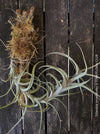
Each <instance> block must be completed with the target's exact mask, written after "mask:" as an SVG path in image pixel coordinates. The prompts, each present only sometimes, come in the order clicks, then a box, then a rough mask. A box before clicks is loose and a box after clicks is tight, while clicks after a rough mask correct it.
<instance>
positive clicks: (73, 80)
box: [0, 8, 100, 134]
mask: <svg viewBox="0 0 100 134" xmlns="http://www.w3.org/2000/svg"><path fill="white" fill-rule="evenodd" d="M33 12H34V8H31V9H30V12H29V13H28V12H26V11H23V13H22V15H21V12H20V10H17V23H16V25H13V24H12V23H11V22H10V23H11V25H12V29H13V30H12V33H11V35H12V39H11V40H10V41H9V44H8V45H7V49H9V50H10V56H11V63H10V73H9V78H8V79H7V80H5V81H4V80H2V81H4V82H7V81H9V80H10V88H9V90H8V91H7V92H6V93H5V94H4V95H2V96H0V97H1V98H2V97H4V96H6V95H7V94H8V93H9V92H12V93H13V95H14V98H13V100H12V101H11V102H10V103H9V104H7V105H5V106H2V107H0V109H3V108H5V107H8V106H10V105H12V104H13V103H15V102H18V103H19V104H20V105H21V106H22V107H23V108H24V112H23V114H22V117H21V118H20V119H19V121H18V122H17V123H16V124H15V125H14V126H13V127H12V128H11V129H10V130H9V132H8V134H9V133H10V132H11V131H12V130H13V129H14V128H15V127H16V125H17V124H18V123H19V122H20V121H21V120H22V119H23V118H24V115H25V113H26V111H27V109H28V108H34V107H39V108H40V114H41V120H40V129H39V133H40V131H41V125H42V112H43V111H44V110H46V109H47V108H48V106H51V107H52V108H53V109H54V110H55V111H56V109H55V107H54V106H53V105H52V104H51V103H50V102H51V101H52V100H55V99H56V100H57V101H59V102H60V103H61V104H62V105H63V106H64V108H65V109H66V112H67V107H66V106H65V104H64V103H63V102H62V101H61V100H60V99H59V98H58V97H59V96H65V95H67V94H68V91H69V90H74V89H76V88H80V91H81V93H82V94H83V92H82V89H86V90H88V91H89V92H91V93H92V94H94V95H96V96H98V97H100V96H99V95H98V94H96V93H95V92H94V91H92V90H91V89H90V88H89V87H88V86H87V84H88V82H89V80H87V81H84V79H83V78H84V76H90V77H91V76H92V77H96V78H99V79H100V77H98V76H95V75H92V74H88V70H89V69H91V68H93V67H95V66H96V65H98V64H100V63H98V64H96V65H94V66H92V67H89V68H88V67H87V63H86V60H85V56H84V53H83V51H82V49H81V48H80V46H79V45H78V44H77V45H78V46H79V48H80V51H81V53H82V56H83V61H84V64H85V69H82V70H80V68H79V66H78V65H77V63H76V62H75V61H74V59H72V58H71V57H70V56H69V55H67V54H64V53H60V52H52V53H50V54H48V55H52V54H54V55H60V56H63V57H65V58H67V59H68V61H69V62H71V64H72V65H73V67H74V69H75V74H74V75H73V76H71V77H70V76H69V75H68V74H67V73H66V72H65V71H64V70H63V69H61V68H59V67H56V66H53V65H42V66H41V67H40V68H39V70H41V69H42V70H41V71H40V74H39V75H36V70H37V69H38V68H37V66H38V64H40V63H41V62H37V63H36V64H35V65H33V69H32V72H29V71H28V69H29V65H30V61H31V57H33V56H35V54H36V47H35V46H34V42H36V40H37V32H36V31H35V30H34V28H33V26H32V19H33V16H32V15H33ZM16 59H17V60H18V61H19V63H18V62H17V69H18V70H19V71H16V65H15V63H16ZM28 59H29V60H28ZM26 60H27V62H26ZM23 62H25V63H24V68H22V67H23ZM26 63H27V64H26ZM49 70H55V71H56V72H57V73H59V74H60V76H61V79H60V80H59V78H57V77H56V76H55V75H54V74H53V73H50V72H49ZM45 72H46V78H47V77H49V78H52V79H53V81H54V82H51V81H50V79H49V80H48V79H45V80H43V79H41V76H44V73H45ZM14 88H15V90H14ZM41 90H43V91H44V92H43V93H44V94H42V95H41V96H40V95H39V96H38V97H37V96H36V93H38V92H39V91H41ZM29 101H30V103H29ZM42 104H44V105H45V106H46V107H45V108H44V107H42ZM56 113H57V115H58V118H59V120H60V116H59V114H58V112H57V111H56ZM60 123H61V122H60ZM60 128H61V124H60ZM59 133H60V130H59Z"/></svg>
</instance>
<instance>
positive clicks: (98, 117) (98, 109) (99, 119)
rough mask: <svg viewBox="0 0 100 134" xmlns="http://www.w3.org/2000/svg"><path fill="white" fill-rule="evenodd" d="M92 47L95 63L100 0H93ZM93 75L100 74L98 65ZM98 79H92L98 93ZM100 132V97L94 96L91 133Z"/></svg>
mask: <svg viewBox="0 0 100 134" xmlns="http://www.w3.org/2000/svg"><path fill="white" fill-rule="evenodd" d="M94 16H95V18H94V28H95V29H94V48H95V56H94V62H95V64H96V63H97V62H99V61H100V1H99V0H96V1H95V12H94ZM94 73H95V75H99V76H100V66H97V67H95V69H94ZM99 88H100V80H98V79H96V78H95V79H94V91H95V92H97V93H99V94H100V90H99ZM99 133H100V99H99V98H98V97H97V98H96V97H94V119H93V134H99Z"/></svg>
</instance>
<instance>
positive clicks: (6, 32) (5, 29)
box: [0, 0, 22, 134]
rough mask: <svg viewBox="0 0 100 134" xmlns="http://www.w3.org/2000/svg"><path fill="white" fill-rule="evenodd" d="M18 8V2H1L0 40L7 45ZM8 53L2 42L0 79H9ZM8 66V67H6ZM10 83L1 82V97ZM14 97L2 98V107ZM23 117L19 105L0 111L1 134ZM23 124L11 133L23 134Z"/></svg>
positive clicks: (0, 101) (0, 46)
mask: <svg viewBox="0 0 100 134" xmlns="http://www.w3.org/2000/svg"><path fill="white" fill-rule="evenodd" d="M8 8H9V9H8ZM16 8H17V0H9V1H8V0H3V1H0V39H2V40H3V41H4V43H5V44H6V43H7V40H9V38H10V32H11V29H10V24H8V19H9V18H10V17H12V16H15V14H14V13H13V11H12V9H13V10H15V9H16ZM8 56H9V55H8V52H7V51H6V50H5V47H4V46H3V44H2V43H1V42H0V77H2V78H3V79H7V78H8V73H9V70H3V67H4V68H7V66H9V63H10V59H9V58H8ZM6 65H7V66H6ZM9 86H10V85H9V83H3V82H1V80H0V95H2V94H4V93H6V92H7V90H8V89H9ZM13 97H14V96H13V95H12V94H11V93H9V94H8V95H7V96H5V97H4V98H0V106H4V105H6V104H8V103H10V102H11V100H12V99H13ZM20 117H21V110H20V109H19V107H18V105H17V104H13V105H11V106H9V107H7V108H5V109H0V134H6V133H7V132H8V131H9V130H10V129H11V128H12V127H13V126H14V125H15V123H16V122H17V121H18V119H19V118H20ZM21 133H22V130H21V123H19V124H18V125H17V127H16V128H15V129H14V130H13V131H12V132H11V134H21Z"/></svg>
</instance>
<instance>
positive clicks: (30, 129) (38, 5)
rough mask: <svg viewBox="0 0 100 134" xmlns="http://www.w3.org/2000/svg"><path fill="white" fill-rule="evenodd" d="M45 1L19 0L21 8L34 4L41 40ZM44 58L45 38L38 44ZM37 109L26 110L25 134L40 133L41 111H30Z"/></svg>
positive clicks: (42, 131)
mask: <svg viewBox="0 0 100 134" xmlns="http://www.w3.org/2000/svg"><path fill="white" fill-rule="evenodd" d="M42 2H43V1H42V0H38V1H37V0H33V1H32V0H28V1H27V0H19V8H21V9H29V8H30V7H32V6H34V8H35V11H34V19H33V23H34V27H35V29H37V28H39V35H40V37H39V38H40V40H41V39H42V38H43V3H42ZM43 59H44V46H43V39H42V40H41V41H40V42H39V45H38V60H43ZM32 110H34V111H36V110H39V109H35V108H34V109H33V108H32V109H29V111H28V112H26V115H25V118H24V124H23V125H24V126H23V133H24V134H28V133H30V134H38V133H39V127H40V112H30V111H32ZM44 116H45V115H44V113H43V123H42V124H43V125H42V130H41V134H44V133H45V118H44Z"/></svg>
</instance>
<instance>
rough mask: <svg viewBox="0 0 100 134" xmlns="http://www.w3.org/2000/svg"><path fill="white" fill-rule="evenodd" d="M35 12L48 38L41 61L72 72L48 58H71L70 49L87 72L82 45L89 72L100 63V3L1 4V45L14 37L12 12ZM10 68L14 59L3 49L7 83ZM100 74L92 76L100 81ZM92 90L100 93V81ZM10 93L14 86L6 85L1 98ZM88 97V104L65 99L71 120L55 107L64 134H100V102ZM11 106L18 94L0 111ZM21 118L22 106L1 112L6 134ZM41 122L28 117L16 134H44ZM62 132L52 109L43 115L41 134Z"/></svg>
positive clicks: (39, 0)
mask: <svg viewBox="0 0 100 134" xmlns="http://www.w3.org/2000/svg"><path fill="white" fill-rule="evenodd" d="M31 6H34V7H35V22H36V27H39V29H40V33H42V36H43V35H46V38H45V39H44V41H43V43H41V47H40V57H39V58H40V59H44V60H45V62H47V63H50V64H51V63H52V64H53V65H57V66H59V67H61V68H63V69H65V71H67V66H68V64H67V61H66V60H65V59H63V60H61V58H60V57H59V56H58V57H57V56H55V57H49V58H45V57H44V56H45V54H46V53H48V52H52V51H59V52H64V53H66V54H67V53H68V45H69V47H70V56H71V57H73V58H74V60H75V61H76V62H77V63H78V64H79V66H80V68H84V63H83V59H82V56H81V53H80V50H79V48H78V47H77V46H76V44H75V42H78V43H79V44H80V46H81V48H82V49H83V52H84V53H85V57H86V61H87V64H88V66H91V65H93V64H95V63H97V62H98V61H100V37H99V36H100V0H9V1H8V0H0V39H2V40H3V41H4V43H5V44H6V41H7V40H9V38H10V32H11V31H10V25H9V24H8V19H9V18H10V17H12V16H15V14H14V13H13V12H12V10H11V9H13V10H16V9H17V8H21V9H24V8H26V7H31ZM43 31H45V33H44V32H43ZM9 62H10V61H9V58H8V53H7V51H5V47H4V46H3V45H2V43H0V77H2V78H4V79H5V78H7V74H8V71H7V70H3V67H6V66H8V65H9ZM99 69H100V67H96V68H94V69H93V70H91V71H90V72H91V73H94V74H98V75H99V76H100V71H99ZM69 72H70V75H71V74H72V73H73V68H72V67H71V65H70V70H69ZM89 86H90V87H91V88H92V90H94V91H96V92H97V93H100V89H99V87H100V81H99V80H97V79H92V80H91V81H90V83H89ZM8 87H9V83H2V82H1V81H0V95H2V94H3V93H5V92H6V91H7V89H8ZM76 91H79V90H78V89H76ZM74 92H75V91H73V93H74ZM83 92H84V101H82V97H81V94H80V93H78V94H75V95H70V96H69V97H68V96H67V97H61V98H60V99H61V100H62V101H63V102H64V103H65V104H66V105H67V107H68V111H69V116H66V112H65V109H64V108H63V107H62V105H61V104H59V103H58V102H56V101H54V102H53V104H54V105H55V107H56V109H57V111H58V112H59V114H60V117H61V120H62V121H61V122H62V128H61V134H100V101H99V100H100V99H98V98H95V97H94V96H93V95H91V94H90V93H89V92H87V91H85V90H83ZM11 100H12V94H9V95H7V96H6V97H5V98H3V99H1V98H0V106H3V105H5V104H7V103H9V102H10V101H11ZM21 114H22V113H21V109H20V108H19V106H18V104H13V105H12V106H9V107H8V108H5V109H2V110H0V134H6V133H7V132H8V130H9V129H10V128H11V127H12V126H13V125H14V124H15V123H16V122H17V121H18V119H19V118H20V117H21ZM39 121H40V116H39V113H32V112H27V113H26V115H25V118H24V123H23V122H21V123H19V124H18V126H17V127H16V128H15V129H14V130H13V131H12V132H11V134H38V129H39ZM23 124H24V125H23ZM58 128H59V120H58V118H57V115H56V113H55V111H54V110H53V109H52V108H49V109H48V110H47V111H46V112H45V113H43V126H42V131H41V134H58Z"/></svg>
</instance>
